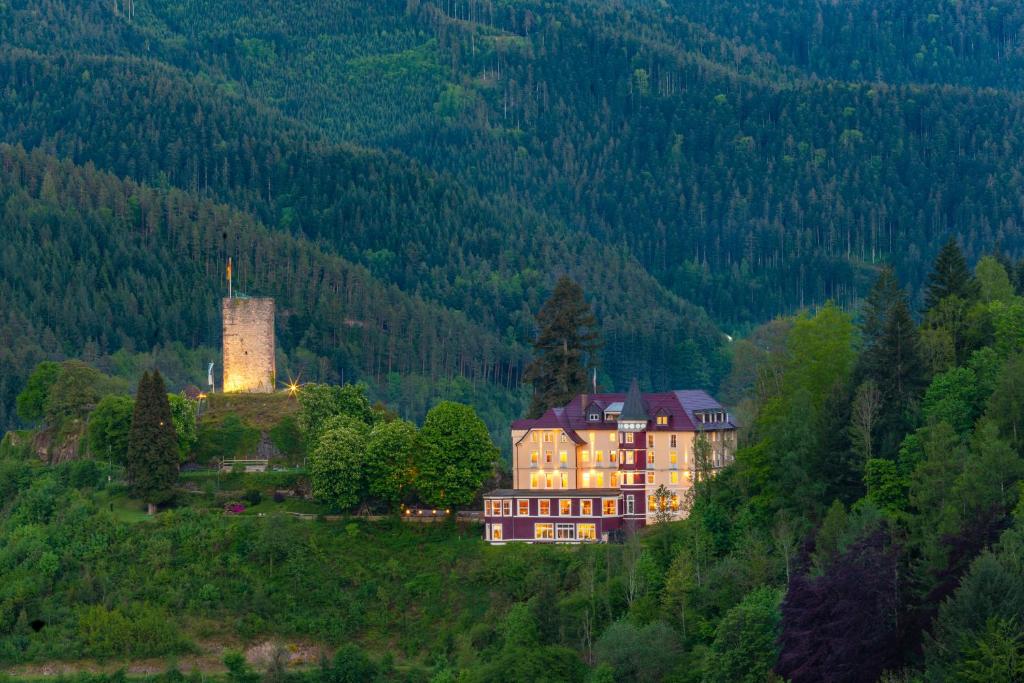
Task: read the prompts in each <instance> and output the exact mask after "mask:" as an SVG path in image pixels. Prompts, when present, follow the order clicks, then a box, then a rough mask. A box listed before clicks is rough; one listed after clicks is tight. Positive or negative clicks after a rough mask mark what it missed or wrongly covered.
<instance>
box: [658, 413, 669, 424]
mask: <svg viewBox="0 0 1024 683" xmlns="http://www.w3.org/2000/svg"><path fill="white" fill-rule="evenodd" d="M658 424H660V425H667V424H668V415H659V416H658Z"/></svg>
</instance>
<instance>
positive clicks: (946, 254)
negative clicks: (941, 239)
mask: <svg viewBox="0 0 1024 683" xmlns="http://www.w3.org/2000/svg"><path fill="white" fill-rule="evenodd" d="M979 293H980V288H979V286H978V281H977V280H976V279H975V278H974V275H973V274H972V273H971V271H970V269H969V268H968V267H967V260H966V259H965V258H964V254H963V252H962V251H961V250H960V245H958V244H957V242H956V239H955V238H953V237H950V238H949V241H947V242H946V244H944V245H943V247H942V249H940V250H939V254H938V256H936V257H935V265H934V266H933V268H932V272H931V274H929V275H928V289H927V290H926V291H925V309H926V310H929V311H930V310H931V309H933V308H935V306H937V305H938V303H939V302H940V301H942V300H943V299H945V298H946V297H947V296H958V297H960V298H961V299H963V300H964V301H974V300H975V299H977V298H978V295H979Z"/></svg>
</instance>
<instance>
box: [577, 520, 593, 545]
mask: <svg viewBox="0 0 1024 683" xmlns="http://www.w3.org/2000/svg"><path fill="white" fill-rule="evenodd" d="M576 538H578V539H579V540H581V541H596V540H597V525H596V524H592V523H591V524H577V525H576Z"/></svg>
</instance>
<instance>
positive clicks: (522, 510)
mask: <svg viewBox="0 0 1024 683" xmlns="http://www.w3.org/2000/svg"><path fill="white" fill-rule="evenodd" d="M517 504H518V507H519V512H517V513H516V514H517V515H519V516H520V517H529V516H530V501H528V500H520V501H518V503H517Z"/></svg>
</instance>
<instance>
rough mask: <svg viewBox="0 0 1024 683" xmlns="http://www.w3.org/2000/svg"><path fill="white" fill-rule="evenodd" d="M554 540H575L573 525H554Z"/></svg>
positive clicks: (574, 527)
mask: <svg viewBox="0 0 1024 683" xmlns="http://www.w3.org/2000/svg"><path fill="white" fill-rule="evenodd" d="M555 538H556V539H557V540H559V541H572V540H575V539H576V526H575V525H574V524H556V525H555Z"/></svg>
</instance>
